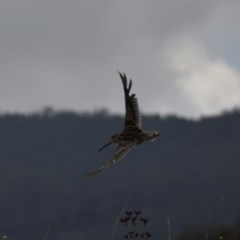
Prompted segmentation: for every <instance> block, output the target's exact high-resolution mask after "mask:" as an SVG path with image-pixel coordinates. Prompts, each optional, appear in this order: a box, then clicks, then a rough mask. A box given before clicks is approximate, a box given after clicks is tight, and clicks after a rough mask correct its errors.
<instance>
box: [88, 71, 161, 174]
mask: <svg viewBox="0 0 240 240" xmlns="http://www.w3.org/2000/svg"><path fill="white" fill-rule="evenodd" d="M119 75H120V77H121V80H122V83H123V89H124V94H125V108H126V114H125V125H124V129H123V131H122V132H120V133H117V134H114V135H113V136H112V137H111V139H110V141H109V142H108V143H107V144H105V145H104V146H103V147H101V148H100V149H99V151H101V150H102V149H104V148H105V147H107V146H108V145H110V144H111V143H117V144H118V147H117V149H116V151H115V153H114V155H113V157H112V158H111V159H110V160H108V161H107V162H106V163H105V164H103V165H102V166H101V167H100V168H98V169H97V170H94V171H92V172H90V173H88V174H87V175H86V176H85V177H86V178H90V177H94V176H95V175H97V174H98V173H99V172H101V171H102V170H104V169H105V168H107V167H109V166H111V165H112V164H114V163H116V162H118V161H119V160H120V159H122V158H123V157H124V156H125V155H126V154H127V153H128V152H129V151H130V150H131V149H132V148H133V147H134V146H135V145H137V144H140V143H142V142H144V141H154V140H155V139H156V138H157V137H158V136H159V133H158V132H156V131H144V130H142V120H141V115H140V113H139V107H138V102H137V98H136V96H135V94H131V95H130V90H131V87H132V80H131V79H130V82H129V85H128V84H127V77H126V75H125V74H121V73H119Z"/></svg>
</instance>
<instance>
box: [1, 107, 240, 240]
mask: <svg viewBox="0 0 240 240" xmlns="http://www.w3.org/2000/svg"><path fill="white" fill-rule="evenodd" d="M122 127H123V118H122V117H120V116H108V115H107V114H105V113H104V112H102V113H101V112H99V113H96V114H93V115H91V114H76V113H72V112H54V111H45V112H42V113H36V114H32V115H17V114H2V115H1V116H0V193H1V195H0V196H1V200H0V217H1V221H0V235H4V234H7V235H8V236H9V240H25V239H42V238H43V236H44V233H45V231H46V229H47V227H48V225H50V226H51V228H50V232H49V236H48V239H49V240H50V239H51V240H65V239H73V240H76V239H84V240H92V239H109V236H110V233H111V230H112V227H113V224H114V221H115V219H116V217H117V216H118V214H119V213H120V211H121V209H122V208H123V206H125V205H126V206H127V209H128V210H141V211H142V212H143V213H144V215H145V216H147V217H148V219H149V223H148V227H149V231H151V233H152V234H153V237H152V239H167V224H166V214H165V212H166V210H168V212H169V216H170V219H171V232H172V235H173V237H174V239H177V238H179V239H185V240H186V239H188V238H187V237H186V236H185V237H184V238H180V233H182V232H184V231H185V230H186V229H190V228H198V227H199V228H201V227H202V226H205V225H206V223H207V221H208V217H209V213H210V212H211V211H212V210H213V209H214V207H215V206H216V204H217V203H218V202H219V199H221V198H222V196H224V201H223V202H222V203H221V205H220V206H218V208H217V209H216V211H215V212H214V216H213V220H212V222H211V224H212V225H218V224H222V225H224V226H226V227H228V226H232V225H233V224H234V223H235V222H236V221H237V219H238V217H239V216H240V157H239V156H240V112H239V111H235V112H232V113H226V114H223V115H221V116H217V117H211V118H204V119H202V120H199V121H193V120H186V119H181V118H178V117H165V118H161V117H159V116H148V117H147V116H145V117H143V127H144V129H146V130H156V131H159V132H160V133H161V136H160V137H159V138H158V139H157V140H156V141H155V142H153V143H143V144H141V145H139V146H137V147H136V148H134V149H133V150H132V151H131V152H130V153H129V154H128V155H127V156H126V157H125V158H124V159H123V160H121V161H120V162H119V163H117V164H116V165H114V166H113V167H111V168H109V169H107V170H106V171H104V172H103V173H102V174H100V175H99V176H96V177H95V178H93V179H90V180H87V181H86V180H84V178H83V176H84V174H86V173H87V172H88V171H90V170H93V169H95V168H97V167H99V166H100V165H101V164H102V163H103V162H104V161H106V160H108V158H109V157H111V155H112V154H113V152H114V149H115V147H116V146H111V147H109V148H107V149H106V150H104V151H102V152H97V150H98V149H99V147H101V146H102V145H103V144H105V143H106V142H107V141H108V140H109V137H110V136H111V135H112V134H113V133H116V132H118V131H121V130H122ZM123 231H124V229H123V228H122V227H120V229H119V232H118V234H117V239H124V237H123ZM189 239H190V238H189ZM191 239H193V238H191ZM195 239H197V238H195ZM201 239H203V238H201Z"/></svg>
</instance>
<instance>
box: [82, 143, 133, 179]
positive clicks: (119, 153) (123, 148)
mask: <svg viewBox="0 0 240 240" xmlns="http://www.w3.org/2000/svg"><path fill="white" fill-rule="evenodd" d="M135 145H136V143H135V142H133V143H120V144H119V145H118V147H117V149H116V151H115V153H114V156H113V157H112V158H111V159H110V160H108V161H107V162H105V163H104V164H103V165H102V166H101V167H100V168H98V169H96V170H94V171H92V172H89V173H88V174H86V175H85V178H92V177H94V176H95V175H97V174H98V173H100V172H101V171H102V170H104V169H105V168H108V167H110V166H111V165H113V164H115V163H116V162H118V161H119V160H121V159H122V158H123V157H124V156H125V155H126V154H127V153H128V152H129V151H130V150H131V149H132V148H133V147H134V146H135Z"/></svg>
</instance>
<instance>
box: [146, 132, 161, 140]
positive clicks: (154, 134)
mask: <svg viewBox="0 0 240 240" xmlns="http://www.w3.org/2000/svg"><path fill="white" fill-rule="evenodd" d="M159 136H160V133H158V132H157V131H149V132H147V138H148V140H149V141H151V142H153V141H154V140H155V139H156V138H157V137H159Z"/></svg>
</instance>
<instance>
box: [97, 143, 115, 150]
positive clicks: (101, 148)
mask: <svg viewBox="0 0 240 240" xmlns="http://www.w3.org/2000/svg"><path fill="white" fill-rule="evenodd" d="M111 143H112V142H111V141H110V142H108V143H107V144H105V145H104V146H102V147H101V148H100V149H99V150H98V152H100V151H102V150H103V149H104V148H105V147H107V146H109V145H110V144H111Z"/></svg>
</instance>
